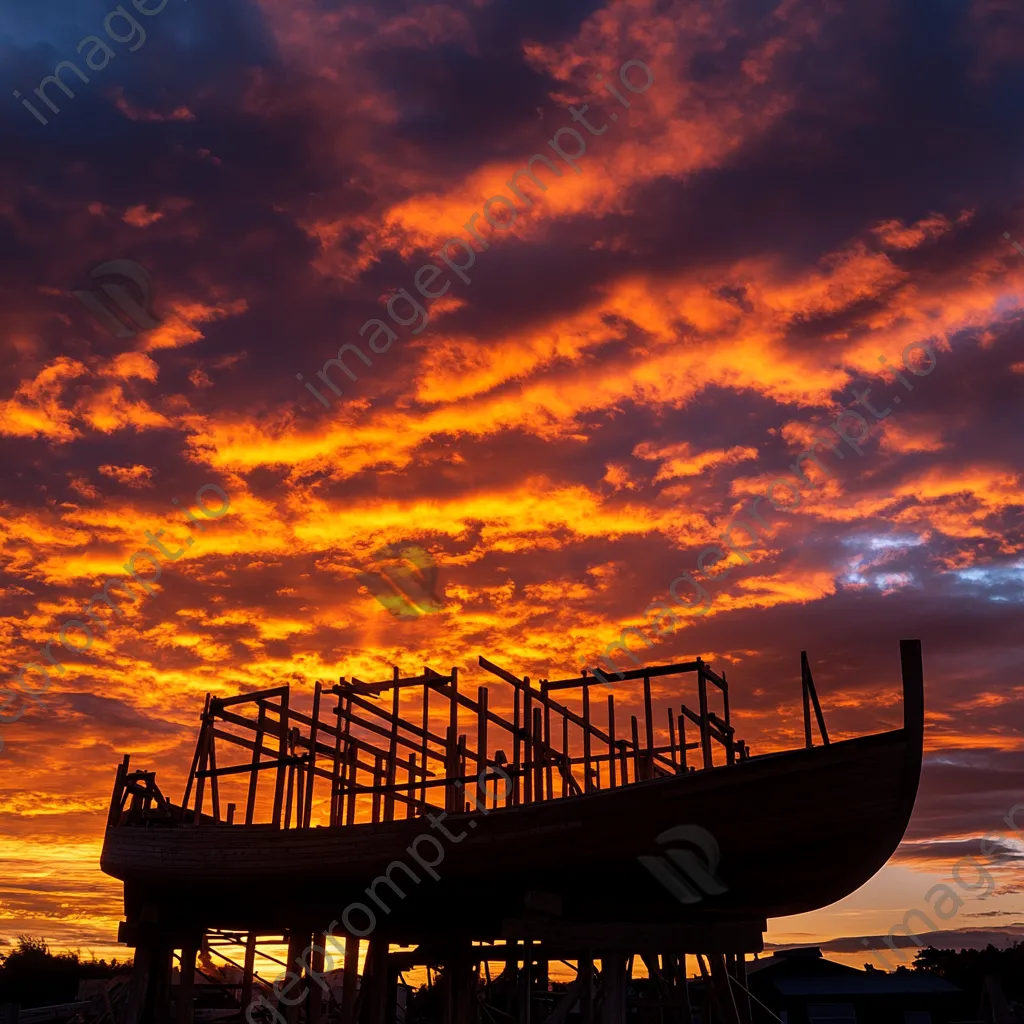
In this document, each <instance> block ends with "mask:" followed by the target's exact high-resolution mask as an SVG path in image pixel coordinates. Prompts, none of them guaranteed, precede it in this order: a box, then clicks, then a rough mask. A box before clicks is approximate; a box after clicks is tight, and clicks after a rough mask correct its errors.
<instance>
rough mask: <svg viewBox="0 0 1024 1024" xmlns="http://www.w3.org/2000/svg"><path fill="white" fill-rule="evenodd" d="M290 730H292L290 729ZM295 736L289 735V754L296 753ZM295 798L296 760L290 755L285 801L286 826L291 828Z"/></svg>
mask: <svg viewBox="0 0 1024 1024" xmlns="http://www.w3.org/2000/svg"><path fill="white" fill-rule="evenodd" d="M289 731H290V730H289ZM293 739H294V737H293V736H289V737H288V749H289V755H291V754H293V753H294V750H295V748H294V747H293V746H292V741H293ZM294 798H295V761H294V760H293V759H292V758H291V756H289V761H288V786H287V788H286V795H285V802H284V827H285V828H291V824H292V801H293V800H294Z"/></svg>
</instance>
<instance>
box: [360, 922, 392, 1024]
mask: <svg viewBox="0 0 1024 1024" xmlns="http://www.w3.org/2000/svg"><path fill="white" fill-rule="evenodd" d="M366 967H367V970H366V972H365V973H366V975H367V976H368V977H365V978H364V983H365V984H367V990H366V1000H365V1002H364V1003H363V1011H364V1012H363V1013H362V1014H361V1015H360V1019H361V1024H385V1020H384V1017H385V1014H386V1011H387V1001H388V941H387V939H370V945H369V949H368V950H367V952H366Z"/></svg>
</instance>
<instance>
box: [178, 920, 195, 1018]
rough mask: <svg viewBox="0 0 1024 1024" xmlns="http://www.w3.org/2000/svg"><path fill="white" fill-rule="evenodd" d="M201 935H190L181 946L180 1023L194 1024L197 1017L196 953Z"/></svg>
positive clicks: (179, 982)
mask: <svg viewBox="0 0 1024 1024" xmlns="http://www.w3.org/2000/svg"><path fill="white" fill-rule="evenodd" d="M198 952H199V936H194V937H190V938H189V939H188V940H187V941H185V942H183V943H182V946H181V965H180V966H181V970H180V977H179V979H178V1007H177V1013H176V1014H175V1016H176V1018H177V1022H178V1024H193V1021H194V1020H195V1019H196V994H195V988H196V954H197V953H198Z"/></svg>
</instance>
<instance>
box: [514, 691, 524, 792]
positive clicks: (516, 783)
mask: <svg viewBox="0 0 1024 1024" xmlns="http://www.w3.org/2000/svg"><path fill="white" fill-rule="evenodd" d="M521 766H522V762H521V761H520V759H519V687H518V686H517V687H516V690H515V693H514V694H513V695H512V767H513V769H514V771H513V773H512V806H514V807H518V806H519V800H520V796H519V794H520V782H519V776H520V768H521Z"/></svg>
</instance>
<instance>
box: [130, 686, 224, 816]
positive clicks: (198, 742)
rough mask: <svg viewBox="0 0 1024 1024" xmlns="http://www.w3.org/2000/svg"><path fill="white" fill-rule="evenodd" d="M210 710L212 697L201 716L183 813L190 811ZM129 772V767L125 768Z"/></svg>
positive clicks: (207, 697) (182, 801) (182, 806)
mask: <svg viewBox="0 0 1024 1024" xmlns="http://www.w3.org/2000/svg"><path fill="white" fill-rule="evenodd" d="M209 710H210V695H209V694H207V695H206V703H205V704H204V705H203V713H202V714H201V715H200V716H199V721H200V723H202V724H200V726H199V735H198V737H196V749H195V751H194V752H193V754H192V767H191V768H189V770H188V781H187V782H186V783H185V795H184V796H183V797H182V798H181V809H182V812H184V811H187V810H188V800H189V797H190V796H191V795H192V784H193V783H194V782H195V781H196V769H197V768H198V767H199V758H200V756H201V754H202V752H203V726H204V725H205V724H206V713H207V712H208V711H209ZM125 771H127V767H126V768H125Z"/></svg>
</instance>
